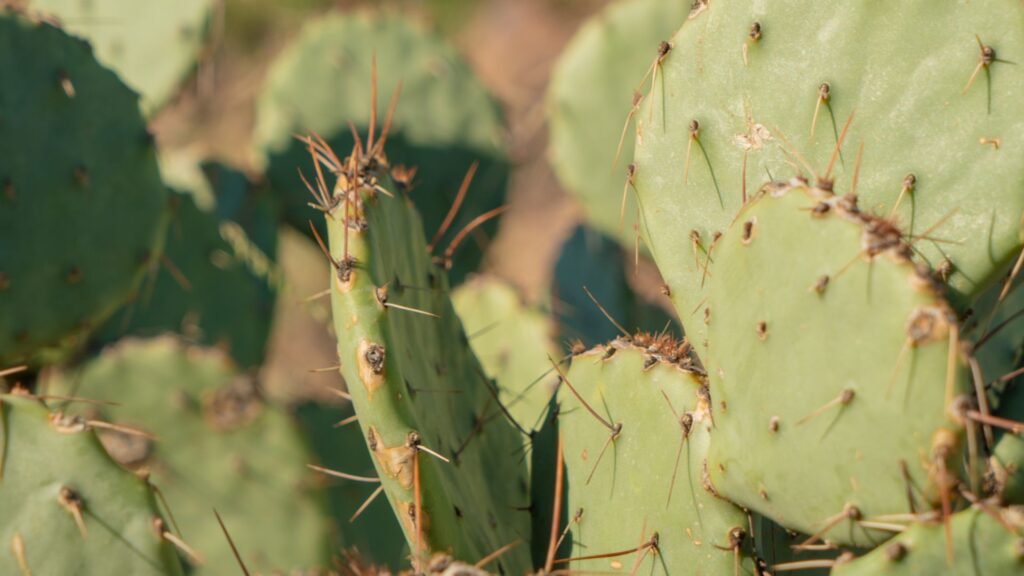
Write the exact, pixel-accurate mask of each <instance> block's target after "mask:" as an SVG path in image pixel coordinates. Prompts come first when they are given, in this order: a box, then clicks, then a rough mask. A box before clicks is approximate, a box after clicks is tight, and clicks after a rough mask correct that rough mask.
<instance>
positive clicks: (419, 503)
mask: <svg viewBox="0 0 1024 576" xmlns="http://www.w3.org/2000/svg"><path fill="white" fill-rule="evenodd" d="M379 142H380V141H378V144H379ZM311 147H313V148H314V149H316V150H317V154H318V155H319V157H320V158H321V159H322V160H323V161H324V163H325V165H326V168H328V169H330V170H331V171H332V172H333V173H334V174H335V175H336V176H337V186H336V187H335V188H334V189H333V192H331V193H328V192H327V187H326V184H325V183H324V182H323V181H322V180H319V181H318V184H317V185H318V187H319V188H320V190H319V192H318V193H317V194H316V197H317V198H316V200H317V203H318V204H319V208H320V209H321V210H322V211H323V212H324V213H325V215H326V220H327V231H328V234H329V235H330V248H329V258H330V260H331V268H332V269H331V274H330V290H331V299H332V307H333V312H334V328H335V333H336V334H337V338H338V360H339V363H340V364H341V372H342V374H343V375H344V377H345V381H346V382H348V386H349V393H350V394H351V396H352V403H353V405H354V406H355V409H356V414H357V415H358V417H359V425H360V426H361V427H362V429H363V432H364V434H365V435H366V440H367V443H368V445H369V447H370V452H371V454H372V456H373V460H374V465H375V466H376V468H377V472H378V474H379V477H380V480H381V482H382V483H383V486H384V491H385V494H386V495H387V496H388V499H389V500H390V502H391V505H392V507H393V508H394V510H395V512H396V515H397V516H398V518H399V521H400V522H401V523H402V527H403V530H404V532H405V535H406V539H407V540H408V541H409V543H410V548H411V549H412V550H413V562H414V565H415V566H417V567H418V568H420V569H421V568H422V566H423V565H424V561H425V557H424V553H425V552H427V551H445V550H448V551H451V552H452V553H453V554H454V556H455V557H456V558H459V559H464V560H468V561H472V562H476V561H479V560H481V559H483V558H485V557H487V556H488V555H489V554H491V553H493V552H495V551H497V550H499V549H500V548H502V547H504V546H508V545H512V544H513V543H515V542H517V541H518V542H524V541H529V534H530V514H529V510H528V507H529V502H530V494H529V483H528V480H527V465H526V462H525V459H524V458H523V456H522V449H523V446H522V436H523V435H524V434H525V431H522V432H521V431H519V430H517V429H516V428H515V427H514V426H513V424H512V423H511V422H510V420H509V419H508V418H507V417H506V414H505V412H504V408H503V406H502V405H501V404H500V403H498V402H497V399H496V395H497V391H496V390H495V389H494V387H493V385H492V383H491V382H490V380H489V379H488V377H487V376H486V374H485V372H484V370H483V368H482V367H481V365H480V363H479V361H478V360H477V359H476V357H475V356H474V355H473V353H472V351H471V349H470V347H469V343H468V340H467V338H466V335H465V333H464V332H463V329H462V324H461V323H460V321H459V318H458V316H456V314H455V310H454V309H453V307H452V303H451V300H450V299H449V297H448V280H447V277H446V275H445V273H444V272H443V270H441V269H440V268H438V267H437V266H435V265H434V264H433V263H432V262H431V260H430V255H429V254H428V253H427V249H426V247H427V240H426V238H425V236H424V232H423V225H422V224H421V222H420V219H419V215H418V214H417V212H416V209H415V208H414V207H413V205H412V202H411V201H410V200H409V198H408V197H407V196H406V195H405V194H404V193H403V192H402V191H401V190H400V189H399V188H397V187H396V186H395V185H394V182H393V181H392V179H391V178H390V176H389V175H388V166H387V165H386V163H384V159H383V158H382V157H381V156H379V155H374V154H375V152H376V150H375V148H376V145H373V146H365V147H364V145H362V144H359V145H357V147H356V149H355V151H354V152H353V154H352V155H351V156H350V157H348V158H347V159H346V160H345V161H341V160H338V159H337V158H336V157H335V156H334V153H333V152H331V151H330V150H329V149H327V148H326V146H325V145H324V144H322V143H316V142H315V141H313V143H311ZM364 150H368V151H369V155H368V156H365V155H364ZM325 252H328V250H327V249H326V247H325ZM495 566H497V567H500V569H501V570H504V571H505V573H509V574H521V573H523V572H525V571H527V570H529V569H530V567H531V562H530V552H529V547H528V546H518V547H514V548H512V549H510V550H508V551H507V552H505V553H504V554H503V555H502V556H501V557H500V558H498V559H497V560H496V561H495Z"/></svg>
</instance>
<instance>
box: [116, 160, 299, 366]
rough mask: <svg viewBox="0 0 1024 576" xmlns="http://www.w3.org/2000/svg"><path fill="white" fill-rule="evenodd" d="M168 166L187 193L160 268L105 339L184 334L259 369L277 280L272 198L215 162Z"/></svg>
mask: <svg viewBox="0 0 1024 576" xmlns="http://www.w3.org/2000/svg"><path fill="white" fill-rule="evenodd" d="M200 166H201V170H200ZM164 170H165V172H167V173H168V174H170V175H173V176H168V179H169V180H171V181H172V182H171V183H172V185H173V186H174V187H175V188H176V189H182V190H184V191H183V192H181V193H179V194H175V195H174V196H173V201H174V202H175V205H174V210H173V213H172V218H171V224H170V226H169V228H168V232H167V239H166V242H165V255H164V260H163V264H162V266H161V270H160V273H159V274H158V275H157V277H156V280H155V282H156V283H155V285H154V286H153V287H152V288H151V290H149V289H148V290H146V291H144V292H143V293H142V294H140V295H139V296H138V298H136V299H135V300H134V301H133V302H131V303H130V304H129V305H128V306H126V307H125V309H124V310H123V311H122V312H121V313H119V314H117V315H115V316H114V317H113V318H112V319H111V320H110V321H109V322H107V324H106V325H105V326H104V327H103V329H102V330H101V331H100V333H99V335H98V336H99V339H100V340H101V341H103V342H113V341H115V340H116V339H117V338H120V337H121V336H123V335H125V334H134V335H139V336H153V335H157V334H160V333H162V332H178V333H180V334H182V335H184V336H185V337H186V338H187V339H189V340H191V341H195V342H198V343H202V344H206V345H218V346H220V347H222V348H224V349H225V350H227V351H228V352H229V353H230V354H231V356H232V357H233V358H234V359H235V361H236V362H238V363H239V365H241V366H245V367H251V366H257V365H259V364H260V363H261V362H262V361H263V356H264V349H265V348H266V344H267V338H268V335H269V332H270V324H271V320H272V318H273V316H274V301H275V296H276V290H277V286H278V284H279V280H278V277H277V270H276V266H275V255H276V250H277V218H276V216H277V214H276V210H275V209H274V204H273V202H272V199H271V196H270V195H269V194H268V193H266V191H263V190H258V189H256V188H255V187H254V185H252V184H251V183H250V182H249V181H248V180H247V179H246V177H245V175H244V174H242V173H241V172H238V171H237V170H234V169H232V168H230V167H228V166H225V165H222V164H218V163H215V162H208V163H204V164H202V165H199V164H190V165H186V166H185V167H184V168H182V167H178V168H174V169H172V170H168V164H167V163H166V162H165V163H164ZM183 173H184V174H183ZM183 178H184V180H185V182H182V184H184V185H179V181H180V180H182V179H183ZM186 186H187V187H186Z"/></svg>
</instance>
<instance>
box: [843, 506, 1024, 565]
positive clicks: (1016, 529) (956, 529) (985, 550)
mask: <svg viewBox="0 0 1024 576" xmlns="http://www.w3.org/2000/svg"><path fill="white" fill-rule="evenodd" d="M986 506H987V505H986ZM987 507H988V510H987V511H983V510H981V509H978V508H971V509H968V510H964V511H963V512H959V513H957V514H954V515H953V516H952V518H951V527H952V540H951V541H948V542H947V540H946V536H945V529H944V526H943V524H941V523H938V522H929V523H921V524H917V525H914V526H912V527H910V528H909V529H908V530H907V531H906V532H903V533H902V534H899V535H898V536H896V537H894V538H893V539H892V540H889V541H888V542H885V543H884V544H881V545H880V546H879V547H878V548H876V549H875V550H873V551H872V552H871V553H869V554H867V555H865V556H863V557H861V558H858V559H856V560H854V561H852V562H847V563H839V564H837V565H836V566H835V568H833V569H832V574H833V575H834V576H911V575H921V576H924V575H926V574H950V575H953V574H957V575H959V574H964V575H973V574H979V575H980V574H984V575H985V576H1011V575H1012V574H1020V573H1021V571H1022V570H1024V539H1021V536H1020V533H1021V531H1022V530H1024V510H1022V509H1021V508H1019V507H1017V508H1002V509H1000V508H993V507H989V506H987Z"/></svg>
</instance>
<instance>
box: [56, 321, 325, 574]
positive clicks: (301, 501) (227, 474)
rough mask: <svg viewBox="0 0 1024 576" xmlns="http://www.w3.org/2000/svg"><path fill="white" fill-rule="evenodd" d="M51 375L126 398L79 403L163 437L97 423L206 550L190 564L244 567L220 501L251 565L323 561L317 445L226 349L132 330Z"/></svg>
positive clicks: (63, 386) (265, 568)
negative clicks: (142, 336)
mask: <svg viewBox="0 0 1024 576" xmlns="http://www.w3.org/2000/svg"><path fill="white" fill-rule="evenodd" d="M46 385H47V386H48V389H49V390H51V391H53V393H57V394H71V393H73V394H77V395H79V396H85V397H88V398H93V399H97V400H106V401H115V402H118V403H119V406H105V405H77V404H76V405H75V408H76V411H78V412H81V413H82V414H88V415H92V416H95V417H97V418H99V419H102V420H106V421H113V422H117V423H119V424H123V425H128V426H132V427H134V428H138V429H141V430H145V431H147V432H149V433H151V434H153V435H154V436H155V437H156V438H157V440H156V441H154V442H150V441H146V440H142V439H140V438H137V437H131V436H127V435H125V434H123V433H119V432H116V431H106V432H103V433H102V434H100V439H101V440H103V442H104V445H105V446H106V447H107V449H108V451H109V452H110V454H111V455H112V456H113V457H114V458H115V459H116V460H118V461H119V462H120V463H121V464H123V465H124V466H126V467H129V468H132V469H138V468H145V469H147V470H149V471H150V473H151V474H152V478H153V480H154V482H155V483H156V485H157V486H159V487H160V489H161V490H162V492H163V494H164V497H165V498H166V501H167V503H168V506H170V510H171V513H172V514H173V516H174V519H175V520H176V522H177V524H178V525H179V526H180V527H181V530H182V534H184V538H185V539H186V541H188V542H189V544H191V545H192V547H193V548H195V549H196V550H197V551H198V552H199V553H200V554H201V555H202V557H203V558H204V559H205V563H204V564H203V565H202V566H196V567H194V569H193V571H192V573H193V574H210V575H213V574H218V575H219V574H230V573H233V572H235V571H237V570H238V565H237V562H236V561H235V558H234V556H233V555H232V553H231V548H230V547H229V546H228V544H227V542H226V541H225V539H224V535H223V534H222V533H221V528H220V526H219V525H218V523H217V519H216V518H215V517H214V515H213V509H214V508H215V509H216V510H217V511H218V512H219V513H220V515H221V517H222V518H223V519H224V522H225V524H226V525H227V527H228V529H229V531H230V533H231V536H232V538H233V539H234V542H235V544H236V545H237V546H238V548H239V552H240V553H241V555H242V559H243V560H244V561H245V563H246V565H247V566H248V567H249V568H250V569H251V570H254V571H259V572H272V571H274V570H291V569H293V568H296V567H302V568H309V567H314V566H325V565H326V564H327V562H328V560H329V557H330V549H329V547H330V539H329V536H330V530H329V526H330V522H329V520H328V518H327V513H326V502H325V498H324V494H323V493H322V492H321V491H320V490H319V489H318V488H317V487H316V486H315V485H314V484H313V483H312V482H311V481H310V479H309V474H310V471H309V470H308V468H306V465H307V464H309V463H311V462H312V455H311V453H310V450H309V449H308V447H307V446H306V444H305V441H304V439H303V438H302V436H301V435H300V434H299V433H298V431H297V430H296V428H295V426H294V423H293V422H292V419H291V418H290V417H289V415H288V414H286V413H285V412H284V411H283V410H281V409H280V408H277V407H275V406H273V405H270V404H267V403H266V402H264V401H263V399H262V398H261V397H260V392H259V389H258V388H257V383H256V382H255V380H254V378H253V377H251V376H249V375H246V374H244V373H239V372H238V371H237V370H235V368H234V366H233V364H232V363H231V361H230V360H229V359H228V357H227V356H225V355H224V354H222V353H220V352H217V351H214V350H208V349H202V348H197V347H191V346H187V345H184V344H182V343H181V342H179V341H178V340H176V339H175V338H173V337H170V336H167V337H163V338H156V339H151V340H137V339H126V340H123V341H122V342H121V343H120V344H118V345H117V346H115V347H111V348H107V349H105V350H104V352H103V353H102V354H101V355H100V356H99V357H98V358H96V359H95V360H93V361H91V362H90V363H89V364H87V365H85V366H84V367H83V368H82V369H81V370H80V371H79V372H75V373H68V374H66V375H63V376H62V377H59V378H58V379H54V380H51V381H49V382H47V383H46Z"/></svg>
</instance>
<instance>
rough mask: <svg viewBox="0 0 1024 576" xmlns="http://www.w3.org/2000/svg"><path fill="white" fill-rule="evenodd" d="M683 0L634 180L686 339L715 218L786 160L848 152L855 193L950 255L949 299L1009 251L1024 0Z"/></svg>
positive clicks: (827, 180)
mask: <svg viewBox="0 0 1024 576" xmlns="http://www.w3.org/2000/svg"><path fill="white" fill-rule="evenodd" d="M694 6H695V10H694V12H693V13H692V15H691V16H690V18H689V20H688V21H687V22H686V23H685V24H683V26H682V28H680V30H679V31H678V33H676V35H675V36H674V37H673V38H672V39H671V40H670V45H671V49H670V51H669V53H668V54H667V56H666V57H665V58H664V60H663V62H662V63H661V66H660V68H659V70H660V72H661V73H660V74H659V80H658V81H659V82H664V85H658V86H655V87H654V88H653V89H652V91H651V92H652V96H651V97H649V98H647V101H646V106H651V107H653V113H652V112H651V111H648V110H646V109H645V110H642V111H641V114H640V118H641V122H642V125H641V126H640V127H639V128H638V130H637V149H636V154H635V159H634V162H635V166H636V171H635V174H634V175H633V176H632V184H631V186H632V187H633V188H635V190H636V192H637V194H638V195H639V197H640V198H641V199H642V209H643V213H644V218H643V219H641V230H642V231H643V232H644V233H647V234H649V240H650V242H651V246H652V247H651V251H652V254H653V255H654V258H655V260H656V261H657V263H658V267H659V268H660V269H661V272H662V274H663V275H664V277H665V279H666V281H667V282H668V283H669V285H670V286H671V288H672V296H673V299H674V301H675V304H676V309H677V310H678V311H679V313H680V314H681V315H683V316H684V318H683V323H684V325H685V326H686V328H687V330H688V333H689V334H690V336H691V338H694V339H695V341H696V340H698V339H699V338H698V337H697V334H698V332H702V331H703V328H702V325H701V323H700V320H699V317H695V318H687V317H685V315H686V314H687V313H688V312H689V311H690V310H693V309H695V308H697V307H698V305H699V304H700V302H701V301H703V300H704V298H706V297H707V295H708V291H709V288H710V286H711V285H712V284H713V283H714V282H713V280H708V281H705V280H706V279H705V278H704V274H703V269H704V261H705V251H706V250H708V249H709V246H710V245H711V244H712V243H713V242H714V237H715V235H716V234H717V233H721V232H724V231H725V229H726V228H727V227H728V226H729V224H730V223H731V222H732V221H733V220H734V219H735V218H737V213H738V212H739V210H740V207H741V206H742V205H743V203H744V197H745V196H746V197H750V196H752V195H753V193H754V192H755V191H756V190H757V189H758V188H760V185H761V184H762V183H763V182H765V181H766V180H773V179H774V180H785V179H788V178H789V177H791V176H793V175H795V174H794V173H795V172H800V173H802V174H803V175H804V176H805V177H807V178H809V179H811V180H812V181H813V180H820V182H821V185H822V187H827V186H829V185H831V183H832V179H833V178H836V179H838V180H839V181H842V182H849V181H850V180H851V178H853V175H854V172H855V168H856V167H857V166H858V165H859V166H860V167H861V170H860V173H859V179H858V183H857V186H856V188H857V189H856V193H857V194H859V195H860V196H861V203H860V204H861V205H862V206H863V207H864V208H865V210H869V211H871V212H877V213H878V214H880V215H883V216H888V215H890V214H891V215H892V216H893V217H894V218H896V219H897V221H898V222H899V223H900V224H901V227H902V229H903V230H904V231H905V233H906V234H908V235H910V237H912V238H913V237H916V236H917V235H925V236H927V237H928V238H930V240H929V239H921V240H922V241H920V242H917V243H916V244H915V249H916V250H917V251H919V252H920V254H921V257H922V258H923V259H924V260H927V261H928V262H930V263H931V265H932V266H933V267H936V268H938V267H939V266H940V264H941V263H942V262H943V260H944V259H945V258H947V257H948V258H949V260H950V261H951V264H952V272H951V275H950V276H949V284H950V286H951V288H952V289H953V290H954V292H955V293H956V294H957V295H958V302H957V304H958V305H960V304H962V303H963V302H965V301H969V299H970V298H971V297H973V296H974V295H976V294H977V293H978V292H979V291H980V290H982V289H984V288H985V287H986V286H987V285H988V284H989V283H990V281H992V280H994V279H995V278H996V277H997V274H998V273H999V271H1000V269H1001V268H1002V267H1004V266H1005V265H1006V264H1007V263H1008V261H1009V260H1010V259H1011V258H1012V257H1013V256H1015V254H1016V251H1017V250H1018V249H1019V247H1020V245H1021V238H1020V225H1021V224H1020V218H1021V214H1022V213H1024V194H1021V190H1022V189H1024V147H1022V146H1020V145H1019V143H1018V142H1017V140H1016V139H1015V138H1014V136H1013V135H1014V134H1019V133H1021V131H1022V130H1024V115H1021V114H1020V105H1019V103H1020V102H1021V101H1022V100H1024V66H1021V65H1013V64H1010V63H1008V62H1007V61H1015V62H1018V61H1019V62H1024V5H1022V4H1021V3H1020V2H1016V1H1015V0H999V1H997V2H990V3H986V4H984V5H982V4H979V3H963V2H945V3H942V4H941V5H936V3H935V2H931V1H929V0H915V1H905V2H871V1H863V0H861V1H853V2H841V3H829V4H822V3H820V2H813V1H810V0H806V1H799V2H785V3H764V2H753V1H737V2H703V1H702V2H697V3H695V4H694ZM979 43H980V45H979ZM634 74H635V76H636V77H639V76H640V75H641V74H643V70H642V69H637V70H636V71H635V73H634ZM648 117H652V118H653V119H652V120H651V121H648ZM848 121H849V129H848V130H847V129H846V128H845V126H846V124H847V123H848ZM844 131H845V132H846V138H845V140H844V145H843V146H842V148H841V150H840V151H839V153H838V154H836V155H835V157H834V158H833V151H834V150H836V148H837V141H838V140H839V139H840V137H841V136H842V135H843V132H844ZM861 145H863V157H862V158H861V159H860V160H859V161H858V157H860V155H861V154H860V152H859V151H858V148H859V147H860V146H861ZM694 252H696V253H697V254H698V258H696V259H695V258H694V257H693V256H692V255H691V253H694ZM783 256H790V255H784V254H782V253H778V254H775V255H774V257H775V258H782V257H783ZM797 257H798V256H797V254H796V253H794V254H792V255H791V258H792V259H796V258H797ZM776 268H781V266H776Z"/></svg>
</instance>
